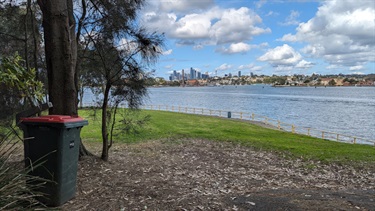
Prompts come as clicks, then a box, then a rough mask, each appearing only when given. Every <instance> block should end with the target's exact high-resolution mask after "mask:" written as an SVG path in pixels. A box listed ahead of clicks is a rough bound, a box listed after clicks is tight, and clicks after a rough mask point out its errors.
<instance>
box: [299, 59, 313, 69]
mask: <svg viewBox="0 0 375 211" xmlns="http://www.w3.org/2000/svg"><path fill="white" fill-rule="evenodd" d="M313 66H314V63H312V62H308V61H305V60H301V61H299V62H298V63H297V64H296V66H295V67H296V68H301V69H308V68H311V67H313Z"/></svg>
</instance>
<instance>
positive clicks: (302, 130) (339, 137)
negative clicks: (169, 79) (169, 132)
mask: <svg viewBox="0 0 375 211" xmlns="http://www.w3.org/2000/svg"><path fill="white" fill-rule="evenodd" d="M142 109H147V110H159V111H171V112H180V113H188V114H199V115H207V116H217V117H227V118H234V119H240V120H249V121H257V122H261V123H264V124H266V125H269V126H272V127H274V128H275V129H278V130H283V131H288V132H291V133H296V134H302V135H308V136H312V137H317V138H321V139H326V140H332V141H338V142H345V143H352V144H369V145H375V140H370V139H367V138H362V137H356V136H350V135H345V134H339V133H335V132H330V131H324V130H319V129H315V128H310V127H298V126H296V125H294V124H289V123H285V122H281V121H280V120H275V119H272V118H269V117H266V116H262V115H258V114H254V113H250V112H231V111H223V110H213V109H205V108H191V107H183V106H168V105H145V106H143V107H142Z"/></svg>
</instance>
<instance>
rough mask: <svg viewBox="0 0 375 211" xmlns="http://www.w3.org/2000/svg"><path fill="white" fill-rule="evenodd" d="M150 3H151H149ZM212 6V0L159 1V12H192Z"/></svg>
mask: <svg viewBox="0 0 375 211" xmlns="http://www.w3.org/2000/svg"><path fill="white" fill-rule="evenodd" d="M151 2H152V1H151ZM212 5H214V0H199V1H176V0H163V1H160V4H159V5H158V6H159V11H160V10H161V11H166V12H170V11H178V12H185V11H192V10H202V9H207V8H209V7H211V6H212Z"/></svg>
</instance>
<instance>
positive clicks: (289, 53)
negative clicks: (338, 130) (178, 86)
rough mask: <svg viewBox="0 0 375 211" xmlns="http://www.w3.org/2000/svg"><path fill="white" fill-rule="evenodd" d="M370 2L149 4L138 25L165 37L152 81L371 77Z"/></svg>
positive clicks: (374, 50) (374, 41) (374, 53)
mask: <svg viewBox="0 0 375 211" xmlns="http://www.w3.org/2000/svg"><path fill="white" fill-rule="evenodd" d="M374 20H375V4H374V3H373V1H371V0H359V1H354V0H353V1H346V0H330V1H266V0H260V1H241V0H236V1H233V0H229V1H214V0H201V1H176V0H174V1H172V0H163V1H152V0H148V1H147V4H146V6H145V8H144V10H142V12H141V16H140V23H141V24H142V25H144V26H145V27H146V28H147V29H149V30H150V31H156V32H159V33H164V34H165V38H166V43H165V44H166V45H165V49H163V55H162V56H161V57H160V59H159V62H158V63H157V64H156V66H155V67H154V68H155V70H156V72H155V76H157V77H164V78H168V77H169V75H170V74H172V73H173V70H182V69H184V70H190V67H194V68H195V69H196V70H198V71H200V72H208V73H209V75H216V72H217V75H218V76H224V74H228V73H231V74H233V75H235V74H237V73H238V71H242V74H243V75H249V74H250V73H251V72H253V73H254V74H258V75H260V74H264V75H272V74H276V75H293V74H307V75H311V74H313V73H316V74H339V73H342V74H371V73H375V21H374Z"/></svg>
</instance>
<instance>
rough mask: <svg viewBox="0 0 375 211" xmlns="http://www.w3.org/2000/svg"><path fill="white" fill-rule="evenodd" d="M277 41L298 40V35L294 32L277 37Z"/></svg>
mask: <svg viewBox="0 0 375 211" xmlns="http://www.w3.org/2000/svg"><path fill="white" fill-rule="evenodd" d="M277 41H284V42H296V41H297V36H295V35H292V34H290V33H289V34H285V35H284V36H283V37H282V38H281V39H277Z"/></svg>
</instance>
